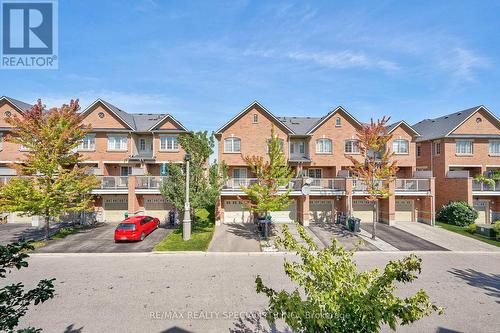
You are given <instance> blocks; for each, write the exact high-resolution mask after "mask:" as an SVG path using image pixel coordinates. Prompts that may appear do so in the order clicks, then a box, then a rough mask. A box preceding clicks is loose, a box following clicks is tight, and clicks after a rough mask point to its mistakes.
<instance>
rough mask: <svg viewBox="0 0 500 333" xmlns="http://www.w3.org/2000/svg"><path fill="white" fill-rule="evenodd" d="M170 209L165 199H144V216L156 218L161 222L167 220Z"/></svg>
mask: <svg viewBox="0 0 500 333" xmlns="http://www.w3.org/2000/svg"><path fill="white" fill-rule="evenodd" d="M171 208H172V206H171V205H170V204H169V203H168V202H167V201H166V200H165V198H161V197H160V198H144V211H145V215H149V216H153V217H157V218H159V219H160V221H162V222H164V221H166V220H167V218H168V212H169V211H170V209H171Z"/></svg>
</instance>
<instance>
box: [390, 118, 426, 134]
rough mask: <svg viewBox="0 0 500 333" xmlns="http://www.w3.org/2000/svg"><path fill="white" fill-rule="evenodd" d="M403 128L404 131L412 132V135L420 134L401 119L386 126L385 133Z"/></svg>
mask: <svg viewBox="0 0 500 333" xmlns="http://www.w3.org/2000/svg"><path fill="white" fill-rule="evenodd" d="M399 127H401V128H405V130H406V132H408V133H410V134H412V136H420V133H418V132H417V131H416V130H415V129H414V128H413V127H411V126H410V125H409V124H408V123H407V122H406V121H404V120H401V121H398V122H397V123H394V124H391V125H389V126H387V133H388V134H391V133H392V132H394V131H395V130H396V129H397V128H399Z"/></svg>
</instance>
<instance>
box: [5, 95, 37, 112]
mask: <svg viewBox="0 0 500 333" xmlns="http://www.w3.org/2000/svg"><path fill="white" fill-rule="evenodd" d="M2 101H5V102H7V103H9V104H10V105H11V106H12V107H13V108H14V109H16V110H17V111H19V112H20V113H23V112H25V111H28V110H29V109H31V108H32V107H33V105H31V104H28V103H25V102H22V101H20V100H17V99H14V98H12V97H7V96H2V97H0V103H1V102H2Z"/></svg>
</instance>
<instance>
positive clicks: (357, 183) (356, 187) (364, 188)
mask: <svg viewBox="0 0 500 333" xmlns="http://www.w3.org/2000/svg"><path fill="white" fill-rule="evenodd" d="M372 182H373V183H374V184H375V186H376V187H377V188H380V187H382V183H383V181H382V180H373V181H372ZM352 191H353V192H358V193H366V192H368V185H367V184H366V182H365V181H364V180H361V179H353V180H352Z"/></svg>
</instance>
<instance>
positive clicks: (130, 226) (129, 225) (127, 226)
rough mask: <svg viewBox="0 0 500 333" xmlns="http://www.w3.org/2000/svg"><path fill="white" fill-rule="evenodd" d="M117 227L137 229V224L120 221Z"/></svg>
mask: <svg viewBox="0 0 500 333" xmlns="http://www.w3.org/2000/svg"><path fill="white" fill-rule="evenodd" d="M116 229H120V230H135V224H133V223H120V224H119V225H118V227H116Z"/></svg>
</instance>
